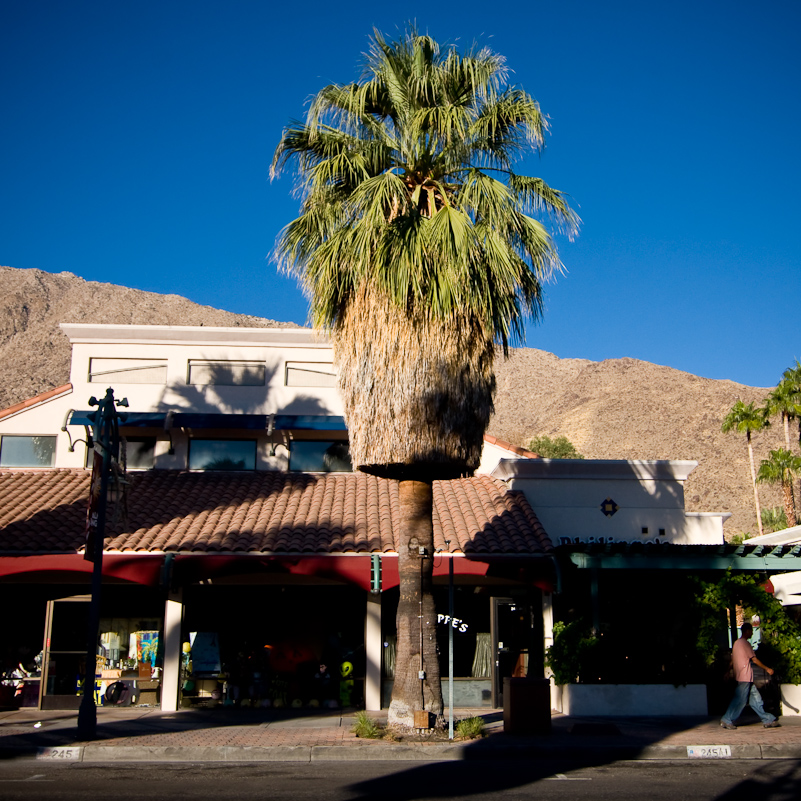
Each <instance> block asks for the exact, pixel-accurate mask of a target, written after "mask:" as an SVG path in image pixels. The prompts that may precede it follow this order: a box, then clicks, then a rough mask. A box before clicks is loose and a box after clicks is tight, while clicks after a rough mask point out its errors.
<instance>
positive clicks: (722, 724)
mask: <svg viewBox="0 0 801 801" xmlns="http://www.w3.org/2000/svg"><path fill="white" fill-rule="evenodd" d="M767 725H768V724H767V723H766V724H765V726H767ZM720 728H721V729H736V728H737V727H736V726H735V725H734V724H733V723H726V721H725V720H721V721H720Z"/></svg>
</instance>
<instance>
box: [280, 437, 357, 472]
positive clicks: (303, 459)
mask: <svg viewBox="0 0 801 801" xmlns="http://www.w3.org/2000/svg"><path fill="white" fill-rule="evenodd" d="M289 469H290V470H293V471H296V472H298V473H352V472H353V464H352V463H351V460H350V450H349V449H348V443H347V441H345V440H334V441H331V440H327V441H325V440H323V441H312V440H295V441H294V442H293V443H292V446H291V448H290V450H289Z"/></svg>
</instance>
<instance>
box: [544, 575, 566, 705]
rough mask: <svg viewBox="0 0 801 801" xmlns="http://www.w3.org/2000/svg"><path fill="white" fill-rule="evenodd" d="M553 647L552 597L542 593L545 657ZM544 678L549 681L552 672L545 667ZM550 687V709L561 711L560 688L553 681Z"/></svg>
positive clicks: (547, 593)
mask: <svg viewBox="0 0 801 801" xmlns="http://www.w3.org/2000/svg"><path fill="white" fill-rule="evenodd" d="M552 645H553V595H551V593H549V592H544V591H543V593H542V651H543V653H544V654H546V655H547V653H548V649H549V648H550V647H551V646H552ZM544 676H545V678H546V679H550V678H551V677H552V676H553V671H552V670H551V669H550V668H549V667H548V666H547V665H546V666H545V673H544ZM550 687H551V709H559V710H561V709H562V697H561V696H562V688H561V687H557V686H556V684H554V682H553V681H551V682H550Z"/></svg>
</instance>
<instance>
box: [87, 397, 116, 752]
mask: <svg viewBox="0 0 801 801" xmlns="http://www.w3.org/2000/svg"><path fill="white" fill-rule="evenodd" d="M89 405H90V406H97V407H98V408H97V411H96V412H92V414H90V415H89V417H90V419H91V420H92V429H93V439H94V460H93V463H92V482H91V487H90V491H89V493H90V494H89V512H88V515H87V521H86V550H85V553H84V558H85V559H87V560H89V561H91V562H93V563H94V565H93V567H92V601H91V603H90V605H89V624H88V628H87V635H86V636H87V639H86V667H85V670H84V681H83V697H82V698H81V706H80V708H79V709H78V739H79V740H94V739H95V736H96V732H97V708H96V706H95V673H96V670H97V635H98V630H99V629H100V590H101V587H102V585H103V540H104V538H105V532H106V506H107V503H108V499H107V494H108V484H109V475H110V473H111V470H112V465H113V463H114V462H116V461H117V460H118V459H119V453H120V431H119V423H120V419H121V418H120V415H119V414H118V413H117V406H127V405H128V400H127V398H123V399H122V400H116V399H115V398H114V390H113V389H111V387H109V388H108V389H107V390H106V396H105V397H104V398H103V400H100V401H99V400H97V398H95V397H92V398H89ZM122 419H123V420H124V419H125V418H124V417H123V418H122Z"/></svg>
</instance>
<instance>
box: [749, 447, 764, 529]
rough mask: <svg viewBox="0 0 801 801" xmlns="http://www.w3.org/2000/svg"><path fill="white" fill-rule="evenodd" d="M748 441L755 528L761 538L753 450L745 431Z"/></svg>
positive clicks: (760, 515) (760, 514)
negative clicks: (757, 529) (754, 507)
mask: <svg viewBox="0 0 801 801" xmlns="http://www.w3.org/2000/svg"><path fill="white" fill-rule="evenodd" d="M746 440H747V441H748V461H749V463H750V464H751V486H752V487H753V488H754V505H755V506H756V517H757V527H758V528H759V536H760V537H761V536H762V510H761V509H760V508H759V490H758V489H757V482H756V468H755V467H754V449H753V448H752V447H751V432H750V431H746Z"/></svg>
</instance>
